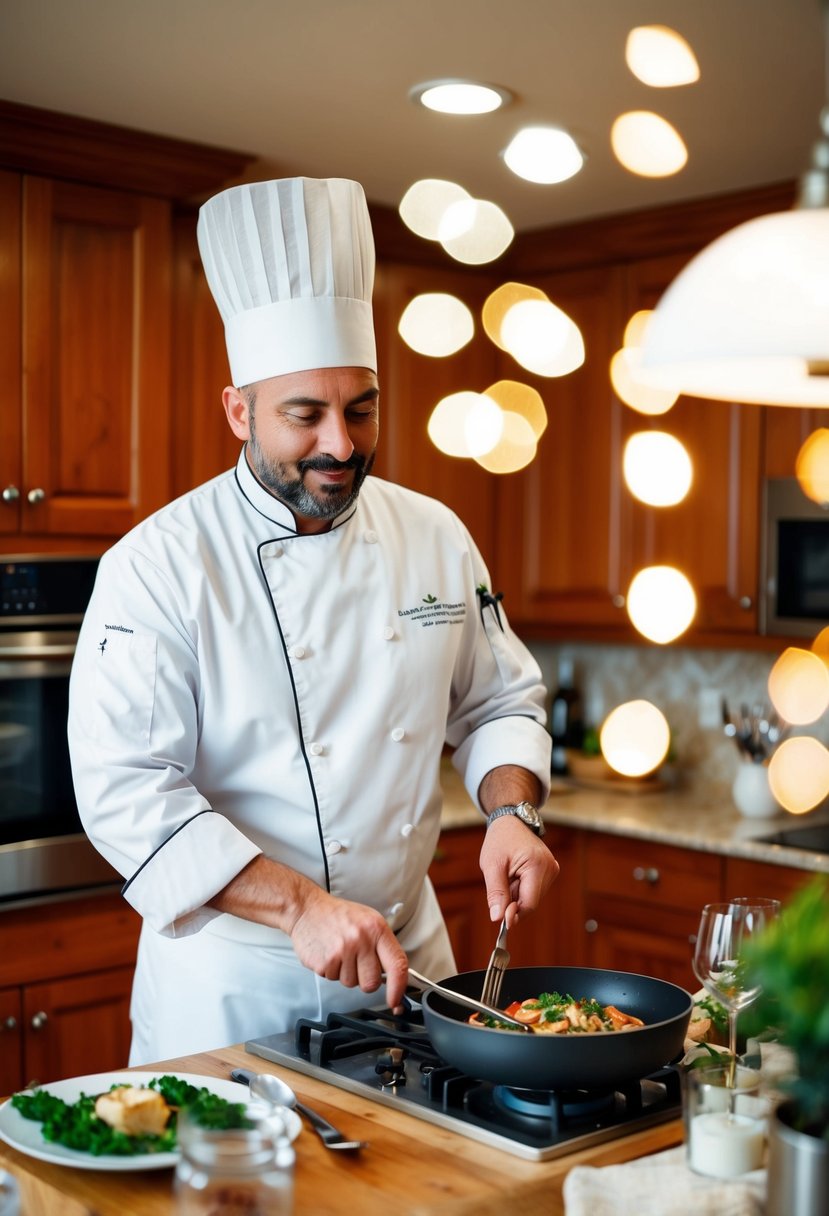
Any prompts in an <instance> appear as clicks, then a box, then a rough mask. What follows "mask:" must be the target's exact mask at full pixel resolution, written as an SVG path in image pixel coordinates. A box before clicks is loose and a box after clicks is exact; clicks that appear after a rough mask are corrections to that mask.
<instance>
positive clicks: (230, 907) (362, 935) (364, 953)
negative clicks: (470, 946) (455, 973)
mask: <svg viewBox="0 0 829 1216" xmlns="http://www.w3.org/2000/svg"><path fill="white" fill-rule="evenodd" d="M210 904H211V907H214V908H217V909H218V910H219V911H220V912H229V913H230V914H231V915H232V916H241V917H243V918H244V919H245V920H252V921H257V922H258V923H259V924H262V925H272V926H273V927H274V928H276V929H281V930H282V931H283V933H287V934H288V936H289V937H290V938H291V940H292V942H293V945H294V950H295V951H296V954H297V957H298V959H299V961H300V962H301V963H303V964H304V965H305V966H306V967H308V968H309V969H310V970H311V971H315V972H316V974H317V975H321V976H323V977H324V978H325V979H327V980H339V981H340V983H341V984H345V986H346V987H347V988H356V987H358V986H359V987H360V988H362V990H363V992H376V991H377V989H378V988H379V987H380V984H381V977H382V974H383V973H384V972H385V975H386V996H387V1000H388V1003H389V1004H390V1005H391V1006H392V1008H393V1009H398V1008H399V1007H400V1005H401V1003H402V1000H403V993H404V992H405V991H406V983H407V981H408V977H409V962H408V959H407V958H406V955H405V953H404V952H403V949H402V948H401V946H400V943H399V942H398V940H397V938H396V937H395V936H394V934H393V933H392V931H391V929H390V928H389V926H388V925H387V924H386V921H385V920H384V919H383V917H382V916H381V915H380V913H379V912H376V911H375V910H374V908H369V907H366V905H365V904H358V903H352V902H351V901H350V900H347V899H337V898H336V897H335V896H333V895H330V894H329V893H328V892H327V891H325V890H323V888H322V887H320V886H317V884H316V883H315V882H312V881H311V879H310V878H306V877H305V876H304V875H303V874H299V873H297V871H296V870H292V869H291V868H290V867H289V866H284V865H282V864H281V863H280V862H278V861H273V860H271V859H270V858H269V857H265V856H264V855H262V854H260V855H259V856H258V857H254V859H253V861H251V862H249V863H248V864H247V865H246V866H245V867H244V869H242V870H240V872H239V873H238V874H237V875H236V877H235V878H234V879H232V880H231V881H230V882H229V883H228V884H227V886H226V887H224V888H223V889H222V890H221V891H219V892H218V893H217V894H216V895H215V896H214V897H213V898H212V899H211V901H210Z"/></svg>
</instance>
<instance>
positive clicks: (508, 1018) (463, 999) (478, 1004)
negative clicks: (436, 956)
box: [409, 967, 533, 1034]
mask: <svg viewBox="0 0 829 1216" xmlns="http://www.w3.org/2000/svg"><path fill="white" fill-rule="evenodd" d="M409 975H410V976H411V977H412V979H413V980H414V981H415V983H416V984H419V985H420V987H421V988H424V989H426V991H427V992H437V993H439V994H440V995H441V996H443V997H446V999H447V1001H453V1002H454V1003H455V1004H456V1005H463V1006H465V1008H467V1009H474V1010H475V1012H476V1013H483V1014H484V1015H485V1016H486V1017H488V1018H497V1020H498V1021H499V1022H505V1023H506V1024H507V1025H508V1026H511V1027H512V1028H513V1029H514V1030H523V1031H525V1032H526V1033H527V1034H532V1033H533V1032H532V1028H531V1027H530V1026H527V1025H525V1023H524V1022H519V1021H518V1018H514V1017H512V1015H511V1014H509V1013H504V1011H503V1010H502V1009H495V1008H494V1007H493V1006H492V1005H485V1004H484V1003H483V1001H476V1000H475V998H474V997H471V996H466V995H465V994H464V993H463V992H453V991H452V989H451V988H444V987H443V985H442V984H436V983H435V981H434V980H430V979H427V978H426V976H425V975H420V974H419V972H417V971H413V970H412V968H411V967H410V968H409Z"/></svg>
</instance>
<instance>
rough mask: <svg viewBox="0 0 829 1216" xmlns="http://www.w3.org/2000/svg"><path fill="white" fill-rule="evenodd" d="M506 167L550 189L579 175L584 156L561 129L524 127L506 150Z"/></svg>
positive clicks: (504, 155)
mask: <svg viewBox="0 0 829 1216" xmlns="http://www.w3.org/2000/svg"><path fill="white" fill-rule="evenodd" d="M503 157H504V160H505V162H506V164H507V166H508V167H509V168H510V169H512V171H513V173H516V174H517V175H518V176H519V177H523V178H525V179H526V180H527V181H528V182H540V183H541V184H542V185H546V186H550V185H553V184H554V183H555V182H564V181H566V180H567V178H568V177H572V176H573V175H574V174H575V173H578V171H579V169H580V168H581V167H582V165H583V164H584V154H583V153H582V151H581V149H580V148H579V146H578V144H577V143H576V141H575V140H574V139H573V137H572V135H569V134H568V133H567V132H566V131H563V130H562V129H561V127H524V128H522V130H520V131H519V132H518V134H517V135H516V136H515V137H514V138H513V139H512V141H511V142H510V144H509V146H508V147H507V148H505V149H504V152H503Z"/></svg>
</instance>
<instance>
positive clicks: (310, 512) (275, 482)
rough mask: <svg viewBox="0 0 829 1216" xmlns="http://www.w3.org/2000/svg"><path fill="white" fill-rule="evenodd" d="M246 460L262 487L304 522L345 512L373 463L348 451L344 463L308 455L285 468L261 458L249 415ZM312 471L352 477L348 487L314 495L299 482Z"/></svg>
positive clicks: (276, 462) (262, 455)
mask: <svg viewBox="0 0 829 1216" xmlns="http://www.w3.org/2000/svg"><path fill="white" fill-rule="evenodd" d="M248 459H249V461H250V464H251V466H252V468H253V471H254V473H255V474H256V476H257V477H258V478H259V480H260V481H261V482H262V485H263V486H265V488H266V489H267V490H269V491H270V493H271V494H273V495H274V496H275V497H276V498H278V499H280V501H281V502H284V503H285V506H286V507H290V508H291V510H292V511H293V512H294V514H296V515H301V516H303V517H304V518H305V519H334V518H336V516H337V515H341V514H342V512H343V511H345V510H347V509H348V508H349V507H350V506H351V504H352V503H353V502H354V501H355V499H356V498H357V495H358V494H359V492H360V487H361V485H362V484H363V482H364V481H365V479H366V477H368V475H369V473H370V472H371V469H372V466H373V464H374V452H372V453H371V455H370V456H368V457H365V456H361V455H360V454H359V453H358V452H352V453H351V455H350V456H349V458H348V460H335V459H334V457H333V456H312V457H310V458H309V459H308V460H298V461H297V462H296V464H295V465H287V464H284V463H283V462H282V461H281V460H271V459H269V457H267V456H266V455H265V453H264V452H263V450H262V447H261V445H260V443H259V440H258V439H257V438H256V427H255V425H254V421H253V416H251V417H250V439H249V440H248ZM292 469H296V470H297V472H298V473H299V476H298V477H292V476H291V470H292ZM312 469H316V470H317V471H318V472H324V473H336V472H340V471H341V470H343V469H353V470H354V477H353V478H352V481H351V486H350V488H347V487H345V486H334V485H331V486H322V487H321V488H320V491H319V493H314V492H313V491H312V490H309V489H308V487H307V486H306V485H305V482H304V480H303V478H304V476H305V474H306V473H307V472H309V471H310V470H312Z"/></svg>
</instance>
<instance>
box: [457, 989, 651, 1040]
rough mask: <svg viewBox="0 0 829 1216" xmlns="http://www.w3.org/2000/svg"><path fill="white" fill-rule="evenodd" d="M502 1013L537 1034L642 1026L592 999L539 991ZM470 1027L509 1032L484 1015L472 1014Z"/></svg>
mask: <svg viewBox="0 0 829 1216" xmlns="http://www.w3.org/2000/svg"><path fill="white" fill-rule="evenodd" d="M504 1013H507V1014H509V1015H510V1017H513V1018H515V1019H516V1020H517V1021H519V1022H523V1023H524V1025H525V1026H529V1027H530V1029H531V1030H533V1031H534V1032H535V1033H536V1034H603V1033H606V1032H608V1031H614V1030H636V1029H637V1027H639V1026H644V1025H645V1023H644V1022H643V1021H642V1019H641V1018H637V1017H634V1016H633V1014H630V1013H622V1011H621V1010H620V1009H617V1008H616V1006H615V1005H602V1004H601V1003H600V1002H599V1001H597V1000H595V999H594V998H593V997H581V999H580V1000H576V999H575V998H574V997H572V996H570V995H569V994H566V995H564V996H563V995H562V994H561V993H560V992H542V993H541V995H540V996H537V997H531V998H530V999H529V1000H526V1001H513V1002H512V1004H511V1005H507V1007H506V1009H505V1010H504ZM468 1020H469V1022H470V1024H471V1025H472V1026H489V1027H490V1028H493V1029H497V1030H511V1029H514V1027H511V1026H510V1025H509V1024H508V1023H507V1022H499V1021H498V1020H497V1018H491V1017H487V1016H486V1014H481V1013H473V1014H472V1015H471V1016H470V1018H469V1019H468Z"/></svg>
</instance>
